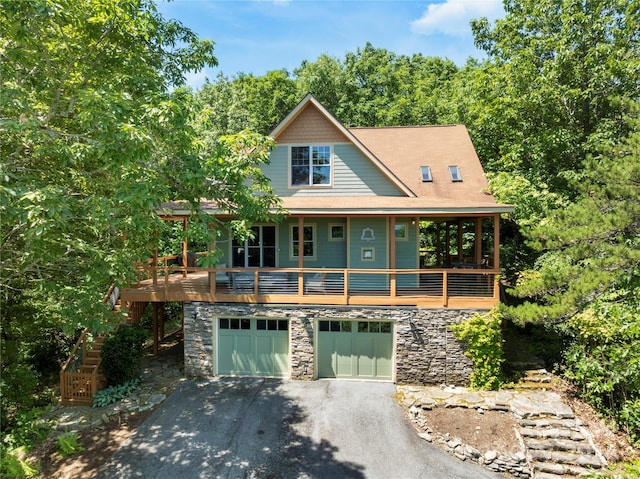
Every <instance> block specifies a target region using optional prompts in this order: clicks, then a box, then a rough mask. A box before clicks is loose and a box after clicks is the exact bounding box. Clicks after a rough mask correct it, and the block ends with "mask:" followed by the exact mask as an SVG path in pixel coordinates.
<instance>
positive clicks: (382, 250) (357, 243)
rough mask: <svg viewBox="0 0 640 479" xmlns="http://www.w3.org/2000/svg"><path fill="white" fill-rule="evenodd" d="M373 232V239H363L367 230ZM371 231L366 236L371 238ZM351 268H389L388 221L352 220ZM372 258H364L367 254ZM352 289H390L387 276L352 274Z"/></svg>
mask: <svg viewBox="0 0 640 479" xmlns="http://www.w3.org/2000/svg"><path fill="white" fill-rule="evenodd" d="M368 228H370V229H371V230H373V234H372V236H373V238H372V239H369V240H367V239H362V238H363V232H364V230H365V229H368ZM369 231H370V230H368V231H367V232H366V233H365V235H366V238H371V237H372V236H370V234H371V233H370V232H369ZM349 238H350V241H349V268H352V269H385V268H387V267H388V257H389V252H388V250H387V243H388V241H387V219H386V218H384V217H380V218H351V220H350V222H349ZM369 251H370V252H371V253H372V258H363V255H366V253H367V252H369ZM349 288H350V289H355V290H358V289H363V290H376V289H380V290H385V289H388V288H389V276H388V275H387V274H365V273H351V275H350V277H349Z"/></svg>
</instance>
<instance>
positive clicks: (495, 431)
mask: <svg viewBox="0 0 640 479" xmlns="http://www.w3.org/2000/svg"><path fill="white" fill-rule="evenodd" d="M422 414H423V415H424V417H425V418H426V420H427V424H428V425H429V427H431V429H432V430H434V431H436V432H438V433H440V434H446V433H449V434H450V435H451V436H452V437H456V438H458V439H460V440H461V441H462V442H463V443H464V444H468V445H469V446H473V447H474V448H476V449H477V450H478V451H480V452H481V453H483V454H484V453H485V452H487V451H499V452H509V453H512V454H515V453H516V452H518V451H520V450H522V448H521V447H520V444H519V442H518V438H517V436H516V433H515V431H516V426H517V422H516V420H515V417H514V416H513V414H509V413H506V412H499V411H485V412H483V413H479V412H478V411H477V410H475V409H466V408H446V407H436V408H433V409H431V410H429V411H423V412H422Z"/></svg>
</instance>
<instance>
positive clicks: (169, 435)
mask: <svg viewBox="0 0 640 479" xmlns="http://www.w3.org/2000/svg"><path fill="white" fill-rule="evenodd" d="M394 392H395V386H394V385H393V384H389V383H376V382H356V381H313V382H303V381H286V380H285V381H281V380H275V379H231V378H226V379H216V380H212V381H203V382H191V381H187V382H184V383H182V384H181V385H180V386H179V388H178V389H177V390H176V391H175V392H174V393H173V394H172V395H171V396H170V397H169V398H168V399H167V400H166V401H165V402H164V403H163V404H162V405H161V406H160V408H159V409H158V410H156V411H155V412H154V413H153V414H152V415H151V416H150V417H149V418H148V419H147V420H146V421H145V422H144V423H143V424H142V425H141V426H140V427H139V428H138V430H137V431H136V432H135V433H134V434H133V435H132V436H131V437H130V438H129V440H128V441H127V442H126V443H124V444H123V445H122V447H121V448H120V449H119V450H118V451H116V453H115V454H114V455H113V456H112V458H111V460H110V461H109V462H108V463H107V464H105V465H104V466H103V467H102V468H101V469H100V471H98V473H97V474H96V476H95V478H96V479H113V478H167V479H169V478H170V479H174V478H179V479H191V478H256V479H258V478H259V479H267V478H273V479H276V478H277V479H281V478H296V479H298V478H327V479H329V478H330V479H336V478H381V479H388V478H405V479H410V478H421V479H428V478H434V479H435V478H438V479H457V478H460V479H463V478H464V479H468V478H474V479H476V478H477V479H483V478H499V477H502V476H499V475H496V474H493V473H491V472H489V471H487V470H485V469H483V468H481V467H480V466H478V465H475V464H470V463H466V462H460V461H458V460H456V459H454V458H452V457H450V456H449V455H448V454H446V453H445V452H443V451H441V450H439V449H437V448H436V447H435V446H432V445H431V444H429V443H427V442H425V441H423V440H422V439H420V438H419V437H418V436H417V434H416V432H415V431H414V430H413V428H412V427H411V426H410V424H409V422H408V421H407V420H406V419H405V418H404V415H403V413H402V409H401V408H400V406H399V405H398V404H397V403H396V402H395V401H394V400H393V398H392V395H393V393H394Z"/></svg>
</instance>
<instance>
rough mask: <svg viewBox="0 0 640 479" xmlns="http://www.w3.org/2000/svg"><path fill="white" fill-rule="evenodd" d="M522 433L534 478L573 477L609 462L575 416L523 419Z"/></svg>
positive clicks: (595, 469)
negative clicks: (596, 447)
mask: <svg viewBox="0 0 640 479" xmlns="http://www.w3.org/2000/svg"><path fill="white" fill-rule="evenodd" d="M519 423H520V430H519V433H520V436H521V437H522V440H523V442H524V445H525V448H526V451H527V459H528V462H529V465H530V468H531V471H532V474H533V478H534V479H560V478H570V477H571V478H573V477H576V476H579V475H583V474H594V472H595V471H597V470H599V469H601V468H603V467H604V466H605V465H606V462H605V461H604V458H602V456H601V455H600V454H598V451H597V450H596V449H595V447H594V445H593V443H592V441H591V440H590V437H589V436H588V434H587V433H586V431H584V429H583V428H582V427H581V426H580V423H579V421H578V420H576V419H575V418H567V417H566V414H565V415H564V416H563V417H558V416H538V417H535V416H529V417H527V418H520V419H519Z"/></svg>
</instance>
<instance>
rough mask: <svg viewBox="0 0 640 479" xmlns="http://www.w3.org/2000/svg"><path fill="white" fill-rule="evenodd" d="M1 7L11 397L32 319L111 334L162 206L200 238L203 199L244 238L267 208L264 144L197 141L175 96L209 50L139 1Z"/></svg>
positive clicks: (0, 171)
mask: <svg viewBox="0 0 640 479" xmlns="http://www.w3.org/2000/svg"><path fill="white" fill-rule="evenodd" d="M1 1H2V3H1V4H0V45H1V47H0V68H1V71H0V81H1V82H2V84H1V86H0V157H1V158H2V162H1V163H0V226H1V234H2V251H1V255H0V312H1V314H2V323H1V327H2V331H1V333H2V335H1V339H2V343H1V347H2V357H3V364H2V366H3V375H2V379H3V381H5V380H8V379H9V378H14V379H15V380H16V381H15V385H16V386H17V387H20V384H21V382H20V374H17V375H15V374H14V375H7V374H5V373H6V371H7V368H11V367H12V366H16V367H18V366H21V365H24V361H26V359H25V358H28V357H29V356H30V354H31V353H30V351H28V350H27V351H25V350H24V348H29V347H32V346H34V344H35V343H34V338H37V337H38V335H39V334H40V335H42V333H43V329H40V330H36V329H37V328H36V325H38V324H43V325H44V324H45V323H46V327H47V328H54V329H57V330H58V331H59V330H61V329H64V330H65V331H66V332H68V333H73V332H74V331H76V330H77V328H79V327H82V326H87V325H88V326H91V328H92V329H93V330H94V331H96V332H98V331H100V330H101V329H103V328H106V327H110V326H109V324H108V322H107V321H106V320H107V319H108V318H110V317H111V316H110V314H108V313H107V311H106V308H105V307H104V306H103V305H102V297H103V295H104V294H105V292H106V290H107V287H108V286H109V284H111V283H112V282H117V283H119V284H126V283H127V282H128V280H130V279H132V277H133V273H134V270H133V261H143V260H146V259H148V258H149V256H150V255H151V252H152V251H153V249H154V247H156V246H157V245H158V242H159V239H158V238H156V236H155V235H154V232H155V231H156V230H158V229H160V227H161V224H162V220H161V218H160V216H159V213H160V207H161V205H162V203H163V202H167V201H178V200H180V201H185V208H188V209H190V210H191V211H193V213H194V218H196V219H195V220H194V221H193V224H192V232H193V233H194V235H196V236H199V237H200V238H205V239H206V240H207V241H206V244H210V243H211V241H210V240H212V239H213V237H214V236H215V229H208V228H207V225H208V223H209V222H210V220H211V219H210V218H208V217H205V216H204V215H203V214H201V213H200V212H199V210H198V206H199V202H200V200H201V198H208V199H211V200H214V201H215V200H218V202H219V205H220V207H221V208H223V209H226V210H228V211H230V212H234V213H237V214H238V215H239V221H238V222H237V228H238V230H239V231H240V232H242V231H243V225H245V224H249V223H251V222H252V221H255V219H263V218H265V217H266V216H267V215H268V212H269V209H270V208H271V207H277V205H278V202H277V200H276V198H275V197H274V195H273V193H272V191H271V190H270V188H269V186H268V180H267V179H266V178H264V176H263V175H261V173H260V170H259V168H258V166H259V165H260V164H261V163H262V162H264V161H267V159H268V153H269V148H270V147H271V143H270V141H269V140H268V139H265V138H263V137H261V136H259V135H256V134H249V133H243V134H239V135H236V136H232V137H226V138H221V139H220V140H219V141H216V142H213V143H211V142H210V143H207V142H205V141H203V140H202V139H201V138H199V137H198V135H197V131H196V129H195V128H194V126H193V122H194V119H195V113H196V107H197V105H196V103H195V102H194V100H193V96H192V94H191V92H190V91H188V90H185V89H184V88H181V87H180V86H181V85H182V84H183V83H184V79H185V74H186V72H188V71H192V70H199V69H201V68H202V67H203V66H205V65H215V64H216V63H217V61H216V58H215V57H214V55H213V44H212V43H211V42H209V41H201V40H199V39H198V38H197V36H196V35H195V34H194V33H193V32H192V31H191V30H189V29H187V28H185V27H184V26H183V25H181V24H180V23H179V22H176V21H171V20H165V19H164V18H162V16H161V15H160V14H158V13H157V11H156V8H155V6H154V4H153V2H152V1H150V0H125V1H121V0H101V1H92V0H73V1H72V0H59V1H55V2H54V1H51V0H23V1H13V0H1ZM196 230H197V231H196ZM245 232H246V231H245ZM36 312H37V315H36ZM43 317H44V318H47V321H42V320H41V319H40V318H43ZM35 318H37V319H38V320H37V321H35ZM43 327H44V326H43ZM27 331H28V332H29V334H28V335H26V336H25V332H27ZM16 344H17V345H18V346H17V347H18V349H20V348H22V349H23V350H18V351H14V352H15V354H12V355H11V358H14V359H15V361H16V362H15V363H7V362H6V361H5V359H6V358H7V354H6V353H7V352H8V351H10V350H13V349H15V348H14V346H15V345H16ZM11 386H12V385H9V387H11ZM6 387H7V384H6V383H5V384H3V390H5V388H6ZM3 406H4V405H3ZM4 410H5V409H4V407H3V412H4Z"/></svg>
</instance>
